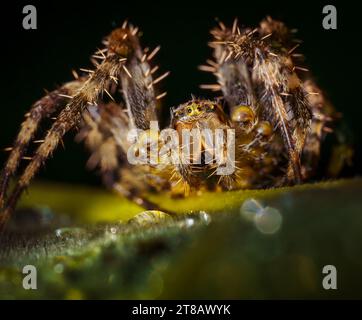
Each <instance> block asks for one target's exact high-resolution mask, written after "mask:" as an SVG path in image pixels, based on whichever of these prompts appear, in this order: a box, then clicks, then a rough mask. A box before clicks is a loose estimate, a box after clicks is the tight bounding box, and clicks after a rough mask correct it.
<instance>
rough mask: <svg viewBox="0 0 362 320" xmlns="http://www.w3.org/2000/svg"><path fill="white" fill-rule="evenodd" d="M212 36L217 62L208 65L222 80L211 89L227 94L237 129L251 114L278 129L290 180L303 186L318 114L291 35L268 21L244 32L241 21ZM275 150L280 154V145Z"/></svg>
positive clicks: (282, 26) (275, 145) (225, 95)
mask: <svg viewBox="0 0 362 320" xmlns="http://www.w3.org/2000/svg"><path fill="white" fill-rule="evenodd" d="M212 34H213V36H214V41H213V42H211V46H212V47H213V48H214V56H215V60H216V61H210V66H206V67H203V69H204V70H206V71H212V72H213V73H214V74H215V75H216V77H217V78H218V82H219V84H218V85H216V86H213V87H211V88H214V89H215V90H217V89H219V90H222V92H223V95H224V98H225V100H226V102H227V103H228V105H229V108H230V117H231V120H232V121H233V122H234V123H235V124H236V126H239V127H240V126H241V127H242V126H243V122H244V120H245V119H244V118H245V117H247V116H248V114H250V113H251V114H253V115H255V124H258V123H260V122H261V121H266V122H267V123H269V124H270V125H271V126H272V129H273V131H274V134H276V135H277V136H280V138H281V140H282V141H283V144H284V146H285V151H286V153H287V156H288V159H289V165H288V168H287V178H288V180H289V181H294V182H295V183H300V182H301V180H302V175H301V163H300V157H301V153H302V150H303V147H304V142H305V138H306V136H307V132H308V129H309V126H310V121H311V117H312V114H311V110H310V106H309V103H308V100H307V92H306V91H305V90H304V88H303V85H302V81H301V80H300V78H299V76H298V75H297V73H296V71H297V68H298V67H296V66H295V65H294V63H293V59H292V53H293V51H294V47H293V46H292V43H293V39H292V35H291V33H290V32H289V30H288V29H287V28H286V27H285V26H284V25H283V24H282V23H280V22H275V21H273V20H271V19H267V20H264V21H263V22H262V23H261V26H260V27H259V28H255V29H240V28H239V27H238V25H237V22H236V21H235V22H234V25H233V27H232V28H231V29H229V28H226V27H225V25H224V24H222V23H221V24H220V28H218V29H215V30H213V31H212ZM288 46H290V47H288ZM248 109H249V111H248ZM274 140H275V139H274ZM270 148H271V149H274V150H272V152H274V153H275V154H277V153H280V150H279V149H280V147H279V145H278V143H277V142H276V143H271V144H270ZM270 148H269V149H270Z"/></svg>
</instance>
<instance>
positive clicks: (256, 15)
mask: <svg viewBox="0 0 362 320" xmlns="http://www.w3.org/2000/svg"><path fill="white" fill-rule="evenodd" d="M26 4H33V5H35V6H36V8H37V10H38V29H37V30H24V29H23V28H22V19H23V14H22V8H23V6H24V5H26ZM327 4H334V5H335V6H336V7H337V12H338V29H337V30H324V29H323V28H322V19H323V15H322V8H323V6H324V5H327ZM361 13H362V12H359V11H358V9H357V8H356V6H355V3H353V2H347V1H344V2H341V1H329V0H328V1H327V0H326V1H320V2H317V1H310V2H306V1H289V2H278V1H245V0H239V1H228V0H224V1H217V2H216V1H215V2H210V1H208V2H206V1H205V2H201V1H197V2H196V1H193V2H177V3H172V2H171V1H170V2H156V1H152V2H151V1H148V2H147V4H144V3H142V2H140V1H139V2H137V3H136V2H135V1H133V2H132V3H131V2H127V1H106V0H100V1H97V2H95V3H93V2H90V1H87V2H86V1H77V2H75V1H73V2H63V1H62V2H60V1H57V2H50V1H47V2H45V1H42V2H39V1H27V2H26V3H21V2H16V3H12V4H8V6H7V7H3V8H2V20H1V29H0V35H1V43H2V46H1V50H0V55H1V60H0V61H1V76H0V79H1V82H2V83H1V87H0V88H1V102H0V104H1V106H0V110H1V122H0V147H1V148H3V147H4V148H5V147H8V146H11V144H12V142H13V140H14V138H15V135H16V133H17V131H18V129H19V125H20V123H21V121H22V120H23V116H24V113H25V112H27V109H28V108H29V107H30V106H31V104H32V103H33V102H34V101H35V100H37V99H38V98H40V97H41V96H42V95H43V93H44V90H43V89H49V90H52V89H54V88H55V87H56V86H57V85H59V84H61V83H63V82H66V81H69V80H70V79H71V69H72V68H75V69H77V68H80V67H89V66H90V64H89V56H90V55H91V54H92V53H93V52H94V51H95V49H96V48H97V47H99V46H100V40H101V39H102V38H103V36H105V35H107V34H108V33H109V31H110V30H111V29H112V28H113V27H114V26H116V25H118V24H119V23H120V22H122V21H123V20H124V19H125V18H129V19H130V21H131V22H133V23H134V24H136V25H138V26H139V27H140V28H141V29H142V30H143V31H144V36H143V39H142V43H143V45H144V46H149V47H151V48H153V47H155V46H156V45H158V44H160V45H161V47H162V50H161V52H160V54H159V55H158V58H157V60H158V62H160V63H161V67H162V68H161V69H162V70H163V71H166V70H170V71H171V73H172V74H171V76H170V77H168V79H167V80H166V81H164V83H163V85H164V87H165V89H167V91H168V96H167V98H166V99H165V100H164V105H165V108H166V112H168V111H167V108H168V107H169V106H174V105H177V104H179V103H181V102H184V101H186V100H188V99H189V98H190V95H191V93H193V94H196V95H199V96H207V94H206V93H205V92H204V91H202V90H200V89H199V88H198V85H199V84H201V83H210V82H212V81H213V78H212V76H211V75H209V74H204V73H202V72H201V71H198V70H197V66H198V65H200V64H202V63H203V62H204V61H205V60H206V58H208V57H209V56H210V53H211V51H210V49H209V48H208V46H207V41H208V40H209V39H210V35H209V29H210V28H212V27H213V26H215V18H216V17H218V18H220V19H221V20H222V21H224V22H226V23H228V24H231V23H232V21H233V19H234V17H238V18H239V22H240V23H241V24H245V25H256V24H258V23H259V21H260V20H261V19H262V18H263V17H265V16H266V15H268V14H269V15H271V16H272V17H274V18H278V19H282V20H283V21H285V22H286V23H287V25H288V26H290V27H291V28H297V29H298V30H299V33H298V38H299V39H302V40H303V41H304V43H303V45H302V46H301V49H300V50H299V51H300V52H303V53H304V54H305V55H306V57H307V60H306V63H307V65H308V67H309V68H310V69H311V70H312V71H313V74H314V76H315V78H316V79H317V81H318V83H319V84H320V86H321V87H322V88H323V89H324V90H325V91H326V92H327V94H328V96H329V97H330V99H331V100H332V101H333V103H334V104H335V106H336V108H337V109H338V110H339V111H341V112H342V113H343V114H344V120H345V122H346V123H347V125H348V128H349V130H350V131H351V132H353V134H354V143H355V148H356V157H355V160H354V161H355V172H356V173H358V174H360V173H361V168H360V165H359V163H360V162H361V152H360V151H361V149H360V145H361V137H362V125H361V116H362V108H361V102H360V100H359V99H360V96H361V93H360V90H361V89H360V88H359V87H360V78H361V73H360V71H361V67H360V51H359V49H358V45H359V42H360V41H361V40H360V38H361V30H360V29H359V28H358V25H359V24H360V17H359V16H360V14H361ZM65 144H66V151H64V150H61V148H60V149H59V150H57V151H56V152H55V157H54V158H53V159H52V160H50V161H49V162H48V163H47V165H46V168H45V169H43V170H42V173H41V174H40V176H41V177H42V178H43V179H49V180H56V181H61V182H71V183H91V184H97V183H98V177H97V175H94V174H93V173H90V172H87V170H86V169H85V167H84V164H85V161H86V159H87V156H88V155H87V153H86V152H84V147H83V146H82V145H78V144H76V143H75V142H73V133H69V134H68V135H67V137H66V139H65ZM5 159H6V153H1V154H0V165H2V163H3V162H4V160H5Z"/></svg>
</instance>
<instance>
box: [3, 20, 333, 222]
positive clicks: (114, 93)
mask: <svg viewBox="0 0 362 320" xmlns="http://www.w3.org/2000/svg"><path fill="white" fill-rule="evenodd" d="M211 34H212V37H213V39H212V41H211V42H210V43H209V45H210V47H211V48H212V50H213V59H209V60H207V65H204V66H200V69H201V70H203V71H207V72H211V73H213V74H214V75H215V76H216V78H217V84H212V85H202V86H201V87H202V88H204V89H211V91H213V92H217V91H220V92H221V93H222V95H221V96H218V97H215V99H213V100H207V99H199V98H195V97H192V99H191V100H190V101H188V102H186V103H183V104H180V105H179V106H177V107H174V108H170V113H171V119H170V124H169V126H168V128H170V129H174V130H175V132H176V134H177V135H178V138H179V139H180V140H182V139H181V132H182V130H184V129H196V130H201V129H209V132H211V138H213V137H214V136H215V134H214V133H215V132H216V130H217V129H221V130H222V131H225V130H228V129H232V130H233V132H234V138H235V139H234V142H235V148H234V158H233V159H235V160H234V161H233V171H232V173H231V174H224V175H223V174H221V175H220V174H216V171H217V169H218V168H219V167H220V163H216V162H215V161H208V162H207V161H206V160H205V158H206V155H207V153H208V147H207V143H206V140H207V139H205V138H202V139H201V142H200V143H201V152H200V153H199V154H198V155H197V156H198V157H199V159H200V161H199V163H196V164H195V163H193V162H192V161H190V159H191V158H194V157H195V156H196V155H195V154H191V155H189V157H188V158H187V159H185V158H182V157H180V159H181V160H180V159H179V160H180V161H179V162H177V163H170V162H164V161H163V160H162V159H163V155H160V154H159V155H158V158H159V159H160V158H162V159H161V161H160V162H158V163H156V164H152V163H145V164H140V165H134V164H131V163H129V161H128V158H127V154H128V152H129V150H131V149H132V148H133V149H134V148H136V149H137V148H138V149H137V150H136V151H135V152H136V153H138V154H140V153H141V152H144V153H146V154H149V153H150V150H151V145H152V143H154V142H155V141H156V142H158V141H159V138H158V137H156V138H155V137H154V136H153V135H152V132H151V130H150V124H151V122H153V121H157V119H158V115H159V114H158V112H159V111H158V110H159V100H160V99H161V98H163V97H164V96H165V95H166V93H158V92H157V84H158V83H159V82H160V81H161V80H163V79H164V78H165V77H166V76H167V75H168V73H165V74H163V75H161V76H159V77H155V76H154V75H155V73H156V72H157V69H158V66H152V65H151V64H152V61H153V60H152V58H153V57H154V56H155V55H156V53H157V51H158V50H159V47H157V48H156V49H154V50H153V51H151V50H149V49H142V48H141V45H140V40H139V35H140V32H139V30H138V28H136V27H134V26H132V25H130V24H129V23H128V22H125V23H123V25H121V26H120V27H118V28H116V29H115V30H113V31H112V32H111V33H110V34H109V35H108V36H107V37H106V38H105V39H104V41H103V44H104V48H102V49H98V50H97V51H96V53H95V55H93V56H92V62H93V64H94V70H82V74H80V75H78V74H77V73H75V72H73V73H74V76H75V79H74V80H73V81H70V82H68V83H65V84H64V85H63V86H61V87H59V88H57V89H56V90H54V91H52V92H49V93H47V94H46V95H45V96H44V97H42V98H41V99H40V100H38V101H37V102H35V103H34V104H33V106H32V108H31V109H30V111H29V112H28V113H27V114H26V119H25V121H24V122H23V124H22V126H21V129H20V132H19V134H18V136H17V138H16V140H15V143H14V146H13V147H12V148H9V151H10V156H9V159H8V161H7V162H6V164H5V167H4V169H3V170H2V173H1V177H0V208H2V214H1V225H2V226H4V225H5V222H6V221H7V220H8V219H9V217H10V216H11V214H12V212H13V211H14V209H15V207H16V203H17V201H18V198H19V196H20V195H21V194H22V192H23V191H24V189H26V188H27V187H28V185H29V183H30V181H31V180H32V179H33V177H34V176H35V175H36V173H37V172H38V171H39V169H40V167H41V166H42V165H43V164H44V162H45V161H46V160H47V159H48V158H49V157H50V156H51V154H52V153H53V151H54V150H55V149H56V148H57V146H58V145H59V144H60V143H62V137H63V136H64V135H65V134H66V133H67V132H68V131H69V130H70V129H72V128H75V129H77V130H78V134H77V136H76V139H77V140H78V141H84V143H85V145H86V147H87V148H88V149H89V150H90V152H91V156H90V158H89V161H88V164H87V166H88V167H89V168H92V169H95V168H98V169H99V170H100V172H101V176H102V179H103V181H104V184H105V185H106V186H107V187H109V188H111V189H113V190H115V191H116V192H118V193H120V194H122V195H123V196H126V197H128V198H129V199H131V200H133V201H136V202H137V203H138V204H140V205H141V206H143V207H145V208H146V209H153V208H155V207H156V206H155V204H153V203H152V202H150V201H148V200H147V199H146V197H145V194H146V193H147V192H152V191H155V192H160V191H166V190H169V191H170V192H171V195H173V196H178V195H187V194H189V193H190V192H191V193H195V192H199V191H203V190H214V191H215V190H234V189H246V188H266V187H275V186H282V185H287V184H288V185H291V184H298V183H301V182H303V181H305V180H307V179H309V178H311V177H312V176H313V175H314V174H315V171H316V167H317V164H318V160H319V158H320V149H321V143H322V141H323V139H324V136H325V135H326V134H327V133H328V132H331V128H330V125H331V123H332V122H333V120H334V118H335V114H336V113H335V111H334V108H333V107H332V106H331V104H330V103H329V102H328V101H327V100H326V98H325V97H324V95H323V93H322V91H321V90H320V89H319V88H318V86H317V85H316V84H315V82H314V81H313V79H312V77H311V76H310V73H309V72H308V70H307V69H305V68H304V67H301V66H299V63H301V62H303V56H302V55H301V54H297V53H296V52H295V50H296V48H297V47H298V46H299V41H298V40H296V39H295V38H294V30H289V29H288V28H287V27H286V26H285V24H284V23H282V22H280V21H276V20H273V19H272V18H270V17H267V18H265V19H264V20H262V21H261V23H260V25H259V26H258V27H256V28H248V27H239V25H238V22H237V20H235V21H234V23H233V25H232V26H231V27H226V26H225V25H224V24H223V23H222V22H218V25H217V27H216V28H215V29H213V30H212V31H211ZM46 118H51V119H55V121H54V123H53V124H52V125H51V128H50V129H49V131H48V132H47V134H46V136H45V138H44V139H42V140H35V141H34V142H36V143H39V146H38V148H37V149H36V151H35V153H34V155H33V156H32V157H31V159H30V162H29V163H28V165H27V166H26V168H25V170H24V172H23V174H22V175H21V176H20V178H19V180H18V182H17V183H16V185H15V187H14V189H13V191H12V193H11V194H10V195H9V196H7V190H8V188H9V180H10V179H11V178H12V177H13V176H14V175H15V174H16V172H17V169H18V167H19V163H20V161H21V159H22V158H24V156H25V153H26V151H27V148H28V146H29V144H30V142H31V141H32V140H34V139H35V134H36V131H37V129H38V128H39V126H40V123H41V122H42V120H44V119H46ZM136 128H137V129H139V130H143V131H142V133H141V134H140V135H138V140H137V141H138V142H139V141H141V140H144V139H146V141H147V142H146V144H145V145H146V147H143V148H142V147H139V143H136V144H132V143H131V142H130V140H129V139H128V134H129V132H130V130H132V129H136ZM195 141H196V139H194V140H193V142H195ZM181 144H182V142H181ZM164 145H165V142H163V146H164ZM182 145H183V144H182ZM225 148H226V144H225V143H223V144H221V149H222V153H223V152H224V149H225ZM171 149H172V148H171ZM142 150H143V151H142ZM171 151H172V150H171ZM178 152H179V151H177V152H176V157H177V156H178ZM211 160H215V156H211ZM224 164H225V163H224Z"/></svg>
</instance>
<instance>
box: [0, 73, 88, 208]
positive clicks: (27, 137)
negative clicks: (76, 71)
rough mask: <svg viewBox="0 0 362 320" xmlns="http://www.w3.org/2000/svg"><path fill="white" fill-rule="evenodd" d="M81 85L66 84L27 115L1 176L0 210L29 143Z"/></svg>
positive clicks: (43, 98) (77, 82) (75, 82)
mask: <svg viewBox="0 0 362 320" xmlns="http://www.w3.org/2000/svg"><path fill="white" fill-rule="evenodd" d="M81 85H82V80H81V79H79V80H75V81H71V82H68V83H66V84H64V85H63V86H61V87H60V88H59V89H56V90H54V91H52V92H50V93H48V94H47V95H45V96H44V97H42V98H41V99H40V100H38V101H37V102H35V103H34V104H33V106H32V108H31V109H30V111H29V113H27V114H26V119H25V121H24V122H23V123H22V125H21V129H20V132H19V134H18V136H17V138H16V139H15V142H14V145H13V147H12V148H8V149H9V150H11V151H10V155H9V158H8V160H7V162H6V164H5V166H4V169H3V170H2V172H1V175H0V208H2V207H3V205H4V203H5V197H6V191H7V188H8V185H9V180H10V179H11V177H12V176H14V175H15V174H16V171H17V169H18V166H19V164H20V161H21V160H22V158H23V157H24V155H25V153H26V151H27V148H28V145H29V143H30V142H31V141H32V139H33V138H34V135H35V134H36V132H37V130H38V128H39V125H40V123H41V121H42V120H43V119H44V118H49V117H51V116H52V115H53V114H54V113H56V112H58V111H59V110H61V109H63V108H64V107H65V106H66V104H67V103H68V102H69V99H70V98H71V96H73V95H74V94H75V92H76V91H77V90H78V89H79V88H80V87H81ZM37 142H40V141H37Z"/></svg>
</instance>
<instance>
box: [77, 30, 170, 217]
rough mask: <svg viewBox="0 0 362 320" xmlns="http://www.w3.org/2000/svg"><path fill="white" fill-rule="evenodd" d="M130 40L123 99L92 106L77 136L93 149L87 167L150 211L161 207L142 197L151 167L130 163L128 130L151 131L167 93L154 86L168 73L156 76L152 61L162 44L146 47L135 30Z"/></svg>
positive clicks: (122, 90) (115, 189)
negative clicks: (130, 48)
mask: <svg viewBox="0 0 362 320" xmlns="http://www.w3.org/2000/svg"><path fill="white" fill-rule="evenodd" d="M134 30H136V29H134ZM130 40H131V43H132V49H133V52H134V54H133V55H132V56H131V57H129V58H128V60H127V63H126V65H125V66H124V68H123V69H124V70H123V71H124V72H122V73H121V74H120V75H119V84H120V86H119V88H118V89H119V91H120V93H121V95H122V98H121V101H113V102H110V103H101V104H99V105H98V106H97V107H90V108H89V110H88V111H89V112H86V114H85V115H84V121H83V123H82V130H81V132H80V134H79V136H78V138H79V140H84V142H85V144H86V146H87V148H88V149H89V150H90V152H91V157H90V159H89V161H88V166H89V167H90V168H91V169H94V168H96V167H98V168H99V169H100V171H101V175H102V178H103V182H104V184H105V185H106V186H107V187H108V188H109V189H112V190H114V191H115V192H116V193H117V194H121V195H122V196H124V197H126V198H128V199H129V200H131V201H133V202H135V203H137V204H138V205H140V206H143V207H144V208H146V209H148V210H151V209H152V210H155V209H160V208H159V206H157V205H155V204H153V203H151V202H150V201H148V200H147V199H145V198H144V197H143V193H145V192H147V190H148V182H149V181H148V180H147V179H146V176H147V171H148V170H149V169H150V167H149V166H148V165H131V164H130V163H129V161H128V159H127V153H128V150H129V148H130V147H131V146H132V144H131V142H130V141H128V133H129V132H130V130H132V129H141V130H144V136H146V135H148V134H149V133H150V130H149V129H150V122H151V121H157V112H156V104H157V101H158V100H160V99H161V98H162V97H164V96H165V94H166V93H162V94H156V89H155V85H156V84H158V83H159V82H160V81H161V80H162V79H164V78H165V77H166V76H167V75H168V73H165V74H163V75H161V76H158V77H154V74H155V72H156V71H157V69H158V67H157V66H156V67H151V65H150V63H151V60H152V58H153V57H154V55H155V54H156V53H157V51H158V50H159V47H157V48H156V49H154V50H153V51H148V49H145V50H143V49H142V48H141V45H140V43H139V39H138V37H137V32H135V31H133V33H132V36H131V38H130ZM113 93H115V92H113ZM113 93H112V94H113Z"/></svg>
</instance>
